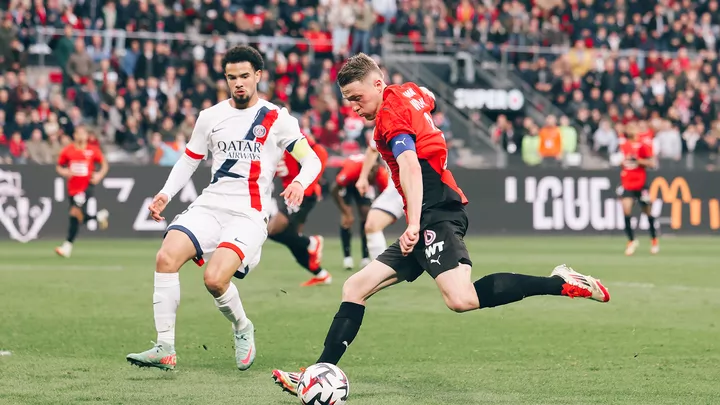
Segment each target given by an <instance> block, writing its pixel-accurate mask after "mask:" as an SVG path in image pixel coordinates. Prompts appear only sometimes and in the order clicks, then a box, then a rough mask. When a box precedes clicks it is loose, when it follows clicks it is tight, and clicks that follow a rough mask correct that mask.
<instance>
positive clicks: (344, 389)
mask: <svg viewBox="0 0 720 405" xmlns="http://www.w3.org/2000/svg"><path fill="white" fill-rule="evenodd" d="M349 393H350V382H349V381H348V378H347V376H346V375H345V373H343V371H342V370H340V369H339V368H338V367H337V366H335V365H332V364H329V363H318V364H313V365H312V366H310V367H308V368H307V369H305V371H304V372H303V373H302V374H301V375H300V382H299V383H298V386H297V395H298V398H300V402H301V403H302V404H303V405H345V401H347V398H348V394H349Z"/></svg>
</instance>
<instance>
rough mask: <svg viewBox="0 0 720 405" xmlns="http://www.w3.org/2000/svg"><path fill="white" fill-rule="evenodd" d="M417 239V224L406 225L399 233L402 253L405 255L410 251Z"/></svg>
mask: <svg viewBox="0 0 720 405" xmlns="http://www.w3.org/2000/svg"><path fill="white" fill-rule="evenodd" d="M418 240H420V227H419V226H417V225H408V227H407V229H405V232H403V234H402V235H400V250H401V251H402V254H403V255H405V256H407V255H409V254H410V253H412V251H413V249H414V248H415V245H417V243H418Z"/></svg>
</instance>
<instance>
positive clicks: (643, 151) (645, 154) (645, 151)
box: [638, 143, 653, 159]
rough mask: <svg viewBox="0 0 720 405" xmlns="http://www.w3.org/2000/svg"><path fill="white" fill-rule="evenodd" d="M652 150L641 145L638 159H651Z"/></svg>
mask: <svg viewBox="0 0 720 405" xmlns="http://www.w3.org/2000/svg"><path fill="white" fill-rule="evenodd" d="M652 155H653V154H652V148H651V147H650V145H648V144H646V143H643V144H642V146H641V147H640V150H639V151H638V157H639V158H640V159H649V158H651V157H652Z"/></svg>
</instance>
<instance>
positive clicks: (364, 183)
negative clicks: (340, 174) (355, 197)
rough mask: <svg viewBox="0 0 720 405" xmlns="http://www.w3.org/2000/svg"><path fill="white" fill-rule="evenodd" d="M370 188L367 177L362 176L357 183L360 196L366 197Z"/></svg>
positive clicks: (356, 186)
mask: <svg viewBox="0 0 720 405" xmlns="http://www.w3.org/2000/svg"><path fill="white" fill-rule="evenodd" d="M368 187H370V183H369V182H368V178H367V177H364V176H360V177H359V178H358V181H357V182H355V188H356V189H357V191H358V192H359V193H360V195H365V193H367V190H368Z"/></svg>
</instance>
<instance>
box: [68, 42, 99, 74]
mask: <svg viewBox="0 0 720 405" xmlns="http://www.w3.org/2000/svg"><path fill="white" fill-rule="evenodd" d="M66 70H67V74H68V76H69V78H70V80H71V82H72V83H73V84H85V83H86V82H87V81H88V80H89V79H90V75H91V74H92V73H93V61H92V59H91V58H90V55H88V53H87V51H86V49H85V41H84V40H83V39H82V38H78V39H77V40H75V52H74V53H73V54H71V55H70V57H69V58H68V62H67V68H66Z"/></svg>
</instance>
